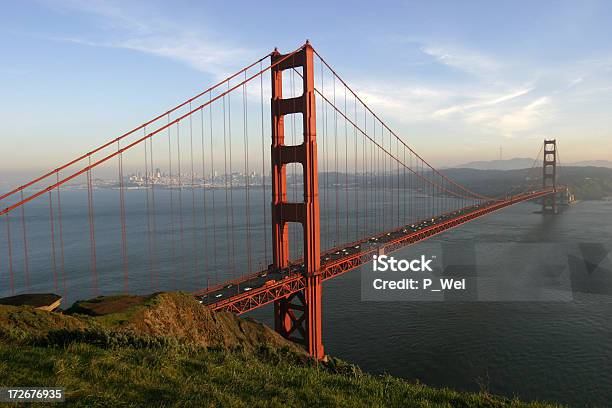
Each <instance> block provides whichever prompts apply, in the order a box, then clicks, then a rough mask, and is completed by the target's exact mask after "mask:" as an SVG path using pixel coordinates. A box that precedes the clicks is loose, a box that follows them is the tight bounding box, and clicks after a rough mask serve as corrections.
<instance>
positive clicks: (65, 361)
mask: <svg viewBox="0 0 612 408" xmlns="http://www.w3.org/2000/svg"><path fill="white" fill-rule="evenodd" d="M190 302H195V301H193V299H191V298H189V297H186V296H183V295H180V294H178V295H168V296H162V297H160V298H159V302H156V303H155V304H151V305H149V306H150V307H151V308H154V309H155V308H156V309H155V310H162V311H163V310H166V309H173V310H175V309H176V307H179V306H177V305H182V306H180V307H184V308H186V309H185V310H191V309H190V308H191V306H190V304H191V303H190ZM146 306H147V305H144V307H146ZM141 307H143V306H141V305H138V306H137V309H140V308H141ZM198 307H199V308H200V309H197V310H202V309H201V307H200V306H199V305H198ZM206 312H207V311H205V312H204V313H206ZM118 313H119V314H120V315H121V316H122V318H118V319H115V318H114V317H113V316H110V315H107V316H103V317H102V316H100V317H91V316H80V315H74V316H68V315H63V314H58V313H48V312H41V311H36V310H34V309H32V308H15V307H0V386H28V387H33V386H49V387H64V388H65V389H66V397H67V403H66V405H68V406H82V407H108V406H133V407H141V406H145V407H161V406H176V407H287V406H290V407H320V406H322V407H327V406H330V407H449V408H450V407H533V408H538V407H552V406H554V405H550V404H546V403H538V402H532V403H524V402H521V401H519V400H517V399H507V398H503V397H498V396H493V395H490V394H488V393H467V392H458V391H453V390H449V389H437V388H432V387H428V386H426V385H423V384H419V383H410V382H407V381H404V380H402V379H398V378H394V377H391V376H374V375H370V374H366V373H362V372H361V370H360V369H359V368H358V367H356V366H354V365H351V364H347V363H344V362H342V361H340V360H337V359H331V360H330V361H329V362H327V363H320V362H317V361H314V360H312V359H311V358H309V357H307V356H306V355H305V354H304V353H303V352H302V351H300V350H299V349H297V348H295V346H294V345H291V344H289V343H286V342H284V341H279V339H277V338H276V337H277V335H276V334H275V333H273V332H271V331H270V330H267V329H266V330H262V328H261V327H259V328H258V327H256V326H261V325H258V324H256V323H253V322H250V323H248V322H247V323H248V324H247V323H244V324H243V325H242V326H241V330H243V331H245V330H246V331H247V332H253V333H255V334H256V335H257V336H258V337H256V338H259V339H263V340H261V343H260V345H257V346H255V347H253V343H250V345H249V346H247V345H244V346H243V345H242V343H236V342H235V341H230V340H231V339H230V340H228V339H227V338H224V342H221V343H218V346H217V347H214V348H210V347H209V348H206V347H203V346H202V344H201V343H198V342H194V341H193V339H191V338H190V337H177V336H175V335H172V334H169V335H166V336H159V335H151V334H147V333H145V332H137V331H133V330H128V331H126V330H122V328H125V326H124V325H123V324H121V323H120V324H119V325H118V326H115V327H113V326H112V325H110V322H112V321H117V322H121V321H123V320H125V319H124V318H125V317H126V315H125V314H124V313H125V312H124V311H119V312H118ZM135 316H136V317H135ZM219 316H222V315H219ZM101 317H102V319H101V320H100V318H101ZM115 317H116V316H115ZM130 318H131V319H132V321H133V319H135V318H138V317H137V315H132V316H131V317H130ZM99 320H100V321H99ZM239 320H240V319H236V318H234V317H232V318H231V319H229V318H226V319H225V320H224V322H223V326H222V327H224V330H226V334H227V333H232V332H237V331H236V330H235V328H234V329H232V327H229V326H231V325H236V324H237V323H236V322H238V321H239ZM101 323H103V324H101ZM134 327H138V326H134ZM169 327H171V326H169ZM211 327H213V328H217V326H211ZM238 331H239V330H238ZM243 335H245V334H244V333H243V334H240V336H243ZM266 336H267V337H266ZM239 338H240V339H243V338H244V337H239ZM280 340H282V339H280ZM228 344H229V345H231V346H228ZM235 344H239V346H237V347H236V346H235ZM283 344H284V345H283ZM279 345H280V346H279ZM39 405H40V406H42V405H44V404H39ZM6 406H10V405H8V404H7V405H6Z"/></svg>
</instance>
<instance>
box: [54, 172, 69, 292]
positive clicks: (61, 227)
mask: <svg viewBox="0 0 612 408" xmlns="http://www.w3.org/2000/svg"><path fill="white" fill-rule="evenodd" d="M55 177H56V180H57V181H58V182H59V172H56V173H55ZM60 189H61V186H60V185H58V186H57V224H58V233H59V241H60V272H61V274H62V289H63V293H64V297H67V296H68V291H67V289H66V268H65V262H64V261H65V258H64V225H63V222H62V199H61V194H60Z"/></svg>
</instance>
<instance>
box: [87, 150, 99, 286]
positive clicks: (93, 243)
mask: <svg viewBox="0 0 612 408" xmlns="http://www.w3.org/2000/svg"><path fill="white" fill-rule="evenodd" d="M88 159H89V166H88V169H87V206H88V210H89V211H88V214H89V247H90V250H89V253H90V268H91V274H92V281H93V293H94V296H98V271H97V267H96V233H95V223H94V206H93V186H92V176H91V156H88Z"/></svg>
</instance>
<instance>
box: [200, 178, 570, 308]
mask: <svg viewBox="0 0 612 408" xmlns="http://www.w3.org/2000/svg"><path fill="white" fill-rule="evenodd" d="M556 191H559V189H558V188H557V190H556ZM554 193H555V190H553V189H546V190H539V191H531V192H528V193H524V194H520V195H516V196H512V197H509V198H506V199H504V200H498V201H489V202H486V203H484V204H480V205H473V206H468V207H464V208H462V209H459V210H457V211H454V212H451V213H448V214H444V215H441V216H438V217H435V218H430V219H427V220H422V221H420V222H418V223H415V224H410V225H405V226H403V227H401V228H398V229H395V230H392V231H386V232H384V233H382V234H379V235H375V236H373V237H368V238H365V239H362V240H359V241H355V242H352V243H349V244H347V245H344V246H343V247H339V248H334V249H331V250H328V251H326V252H324V253H323V254H322V255H321V275H322V279H323V280H324V281H325V280H328V279H331V278H334V277H336V276H338V275H341V274H343V273H346V272H348V271H351V270H353V269H356V268H358V267H360V266H362V265H363V264H365V263H367V262H369V261H371V260H372V256H373V255H375V254H377V253H379V251H383V252H384V253H389V252H393V251H396V250H398V249H400V248H402V247H404V246H407V245H410V244H414V243H416V242H419V241H423V240H425V239H427V238H430V237H432V236H434V235H437V234H439V233H441V232H444V231H446V230H449V229H451V228H454V227H457V226H459V225H461V224H464V223H466V222H469V221H472V220H474V219H476V218H479V217H482V216H484V215H487V214H489V213H491V212H494V211H497V210H500V209H502V208H505V207H508V206H510V205H513V204H516V203H519V202H523V201H528V200H532V199H535V198H539V197H543V196H546V195H549V194H554ZM303 272H304V264H303V263H301V260H300V261H298V262H296V263H294V264H292V265H291V266H290V267H288V268H285V269H281V270H266V271H260V272H257V273H254V274H251V275H248V276H245V277H242V278H239V279H236V280H232V281H227V282H225V283H223V284H221V285H217V286H215V287H211V288H208V289H204V290H200V291H198V292H195V293H194V296H195V297H196V299H197V300H199V301H200V303H202V304H205V305H207V306H209V307H211V308H212V309H213V310H226V311H231V312H234V313H237V314H241V313H245V312H248V311H251V310H253V309H256V308H258V307H261V306H263V305H266V304H268V303H271V302H273V301H275V300H277V299H280V298H282V297H285V296H288V295H290V294H292V293H295V292H298V291H300V290H303V289H304V288H305V286H306V280H305V279H304V276H303Z"/></svg>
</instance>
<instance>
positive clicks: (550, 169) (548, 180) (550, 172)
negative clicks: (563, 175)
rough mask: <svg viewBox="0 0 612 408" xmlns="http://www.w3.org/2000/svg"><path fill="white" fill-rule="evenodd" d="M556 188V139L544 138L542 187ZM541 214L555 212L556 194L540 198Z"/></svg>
mask: <svg viewBox="0 0 612 408" xmlns="http://www.w3.org/2000/svg"><path fill="white" fill-rule="evenodd" d="M550 187H552V188H553V189H554V190H555V191H556V190H557V141H556V140H554V139H553V140H544V163H543V165H542V188H544V189H547V188H550ZM542 214H557V195H556V194H549V195H547V196H544V198H543V199H542Z"/></svg>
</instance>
